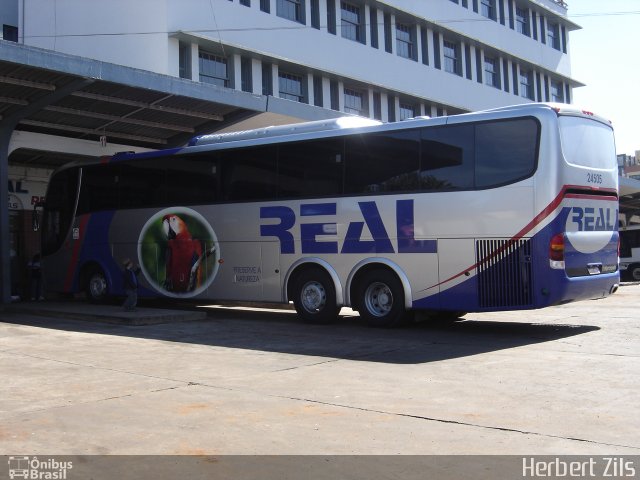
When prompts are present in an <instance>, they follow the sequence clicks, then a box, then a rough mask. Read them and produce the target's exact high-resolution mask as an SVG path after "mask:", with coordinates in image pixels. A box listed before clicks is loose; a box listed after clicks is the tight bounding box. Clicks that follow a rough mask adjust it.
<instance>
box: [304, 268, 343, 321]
mask: <svg viewBox="0 0 640 480" xmlns="http://www.w3.org/2000/svg"><path fill="white" fill-rule="evenodd" d="M293 304H294V306H295V308H296V312H298V316H300V318H301V319H302V320H304V321H305V322H308V323H320V324H322V323H325V324H326V323H331V322H334V321H335V320H336V319H337V318H338V312H339V311H340V308H339V307H338V306H337V304H336V289H335V286H334V285H333V280H332V279H331V277H330V276H329V274H328V273H327V272H326V271H325V270H324V269H322V268H306V269H304V270H303V271H302V272H300V273H299V274H298V275H296V277H295V279H294V283H293Z"/></svg>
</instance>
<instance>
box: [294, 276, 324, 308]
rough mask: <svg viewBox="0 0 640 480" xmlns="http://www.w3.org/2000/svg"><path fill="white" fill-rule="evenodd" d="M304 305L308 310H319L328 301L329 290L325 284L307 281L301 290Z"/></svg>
mask: <svg viewBox="0 0 640 480" xmlns="http://www.w3.org/2000/svg"><path fill="white" fill-rule="evenodd" d="M300 300H301V301H302V306H303V307H304V309H305V310H306V311H308V312H312V313H314V312H319V311H320V310H322V309H323V308H324V306H325V304H326V303H327V292H326V290H325V288H324V286H323V285H322V284H321V283H319V282H316V281H311V282H307V283H305V284H304V287H302V291H301V292H300Z"/></svg>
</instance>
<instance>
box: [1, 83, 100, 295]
mask: <svg viewBox="0 0 640 480" xmlns="http://www.w3.org/2000/svg"><path fill="white" fill-rule="evenodd" d="M93 82H94V80H93V79H90V78H79V79H77V80H74V81H72V82H71V83H69V84H67V85H65V86H64V87H61V88H59V89H57V90H55V91H54V92H52V93H50V94H48V95H45V96H43V97H40V98H38V99H37V100H36V101H35V102H33V103H30V104H29V105H27V106H26V107H24V108H22V109H20V110H18V111H17V112H15V113H13V114H11V115H8V116H6V117H4V118H3V119H2V121H0V185H2V188H3V189H5V190H3V193H2V195H0V232H2V234H1V235H0V304H8V303H11V257H10V253H9V196H8V195H7V191H6V188H7V185H9V142H10V140H11V136H12V135H13V131H14V130H15V128H16V126H17V125H18V123H19V122H20V120H22V119H23V118H26V117H28V116H29V115H32V114H34V113H36V112H38V111H40V110H42V109H43V108H44V107H46V106H47V105H51V104H52V103H55V102H57V101H58V100H61V99H62V98H64V97H66V96H67V95H69V94H70V93H72V92H75V91H76V90H80V89H82V88H84V87H86V86H87V85H90V84H91V83H93Z"/></svg>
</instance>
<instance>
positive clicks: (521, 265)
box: [476, 239, 533, 308]
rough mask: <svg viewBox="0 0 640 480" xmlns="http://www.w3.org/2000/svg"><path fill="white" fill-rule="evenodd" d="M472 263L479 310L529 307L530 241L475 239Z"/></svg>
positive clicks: (531, 299)
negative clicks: (474, 269) (475, 270)
mask: <svg viewBox="0 0 640 480" xmlns="http://www.w3.org/2000/svg"><path fill="white" fill-rule="evenodd" d="M476 264H477V265H478V303H479V305H480V307H484V308H502V307H529V306H532V305H533V289H532V288H531V287H532V286H531V240H527V239H523V240H511V239H489V240H476Z"/></svg>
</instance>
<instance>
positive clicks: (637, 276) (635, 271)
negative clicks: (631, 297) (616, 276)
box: [627, 264, 640, 282]
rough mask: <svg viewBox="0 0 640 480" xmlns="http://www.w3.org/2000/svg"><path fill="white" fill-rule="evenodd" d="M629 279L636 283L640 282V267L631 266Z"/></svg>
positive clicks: (636, 265)
mask: <svg viewBox="0 0 640 480" xmlns="http://www.w3.org/2000/svg"><path fill="white" fill-rule="evenodd" d="M627 271H628V272H629V278H630V279H631V280H632V281H634V282H640V265H638V264H634V265H631V266H630V267H629V268H628V270H627Z"/></svg>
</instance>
